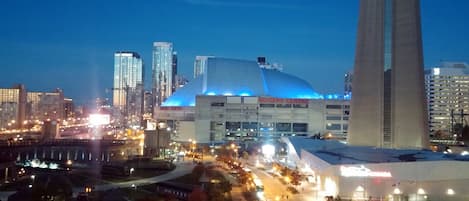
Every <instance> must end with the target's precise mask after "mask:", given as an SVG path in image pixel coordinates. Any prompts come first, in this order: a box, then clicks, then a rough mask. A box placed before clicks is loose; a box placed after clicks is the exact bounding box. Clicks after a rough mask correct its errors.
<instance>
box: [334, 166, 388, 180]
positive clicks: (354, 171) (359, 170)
mask: <svg viewBox="0 0 469 201" xmlns="http://www.w3.org/2000/svg"><path fill="white" fill-rule="evenodd" d="M340 174H341V175H342V176H343V177H392V175H391V172H379V171H371V170H370V169H368V168H366V167H365V166H363V165H362V166H360V167H345V166H340Z"/></svg>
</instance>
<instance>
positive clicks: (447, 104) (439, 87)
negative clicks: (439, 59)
mask: <svg viewBox="0 0 469 201" xmlns="http://www.w3.org/2000/svg"><path fill="white" fill-rule="evenodd" d="M425 88H426V92H427V102H428V116H429V122H428V123H429V125H430V133H432V134H433V135H438V136H435V137H436V138H448V137H449V138H452V136H453V133H457V131H456V129H457V128H458V127H459V128H461V127H462V125H464V124H465V121H466V122H467V121H468V120H469V119H468V117H467V116H465V115H464V114H467V113H469V65H468V64H467V63H462V62H460V63H456V62H445V63H442V64H441V65H440V66H438V67H434V68H430V69H426V70H425ZM461 114H463V115H461ZM437 132H438V134H437Z"/></svg>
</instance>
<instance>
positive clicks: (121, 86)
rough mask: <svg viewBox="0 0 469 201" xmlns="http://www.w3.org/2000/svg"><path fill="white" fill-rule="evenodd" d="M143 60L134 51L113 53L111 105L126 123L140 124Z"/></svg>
mask: <svg viewBox="0 0 469 201" xmlns="http://www.w3.org/2000/svg"><path fill="white" fill-rule="evenodd" d="M143 72H144V69H143V61H142V58H141V57H140V55H139V54H138V53H136V52H124V51H119V52H116V53H114V88H113V97H112V98H113V101H112V102H113V106H114V107H115V108H116V109H117V110H118V112H119V116H120V118H122V117H125V118H127V121H126V122H125V123H126V124H128V125H140V120H141V116H142V114H143Z"/></svg>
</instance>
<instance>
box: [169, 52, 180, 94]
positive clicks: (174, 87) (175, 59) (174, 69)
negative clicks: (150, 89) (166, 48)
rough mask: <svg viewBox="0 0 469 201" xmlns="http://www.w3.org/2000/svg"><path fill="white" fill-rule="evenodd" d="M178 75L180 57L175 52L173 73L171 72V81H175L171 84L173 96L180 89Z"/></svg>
mask: <svg viewBox="0 0 469 201" xmlns="http://www.w3.org/2000/svg"><path fill="white" fill-rule="evenodd" d="M177 74H178V55H177V52H173V63H172V72H171V78H172V79H171V80H172V81H173V82H172V84H171V89H172V90H171V94H172V93H174V92H175V91H176V89H177V88H178V84H177V79H176V75H177Z"/></svg>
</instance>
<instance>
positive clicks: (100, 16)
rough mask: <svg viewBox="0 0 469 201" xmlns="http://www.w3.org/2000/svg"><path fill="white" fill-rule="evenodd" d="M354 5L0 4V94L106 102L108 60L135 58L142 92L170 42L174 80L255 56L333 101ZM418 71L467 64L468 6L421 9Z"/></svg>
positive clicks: (271, 0) (448, 2) (349, 50)
mask: <svg viewBox="0 0 469 201" xmlns="http://www.w3.org/2000/svg"><path fill="white" fill-rule="evenodd" d="M358 2H359V1H358V0H321V1H316V0H288V1H286V0H152V1H150V0H135V1H128V0H127V1H116V0H112V1H104V0H103V1H94V0H85V1H83V0H80V1H79V0H70V1H64V0H41V1H38V0H30V1H26V0H2V3H1V6H0V24H1V27H0V61H1V66H0V69H1V71H0V72H1V77H0V78H1V79H0V88H7V87H11V86H12V85H13V84H15V83H23V84H25V85H26V87H27V89H28V90H32V91H39V90H41V91H51V90H53V89H55V88H62V89H63V90H64V93H65V96H67V97H71V98H73V99H74V100H75V101H76V102H77V103H79V104H83V103H89V102H91V101H92V99H93V98H95V97H100V96H101V97H103V96H107V97H111V94H106V93H105V88H111V87H112V78H113V68H114V64H113V53H114V52H115V51H120V50H124V51H136V52H138V53H139V54H140V55H141V56H142V57H143V60H144V63H145V68H146V69H145V73H146V76H145V79H146V80H145V81H146V83H145V86H146V88H147V89H150V84H151V63H152V58H151V51H152V43H153V42H154V41H168V42H173V45H174V48H175V50H176V51H177V52H178V61H179V63H178V68H179V69H178V71H179V72H181V74H183V75H185V76H186V77H188V78H192V73H193V62H194V57H195V56H196V55H214V56H219V57H228V58H239V59H248V60H255V59H256V57H257V56H265V57H267V60H268V61H270V62H277V63H280V64H283V67H284V72H286V73H290V74H293V75H296V76H298V77H300V78H303V79H305V80H307V81H308V82H309V83H310V84H311V85H312V86H313V88H314V89H315V90H316V91H318V92H319V93H343V75H344V73H345V72H346V71H348V70H350V69H352V67H353V61H354V54H355V39H356V38H355V37H356V27H357V20H358ZM421 6H422V9H421V13H422V32H423V45H424V60H425V66H426V67H432V66H435V65H437V64H438V63H439V62H440V61H441V60H444V61H464V62H469V37H468V36H469V26H468V23H467V19H469V12H468V9H469V1H467V0H421Z"/></svg>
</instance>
